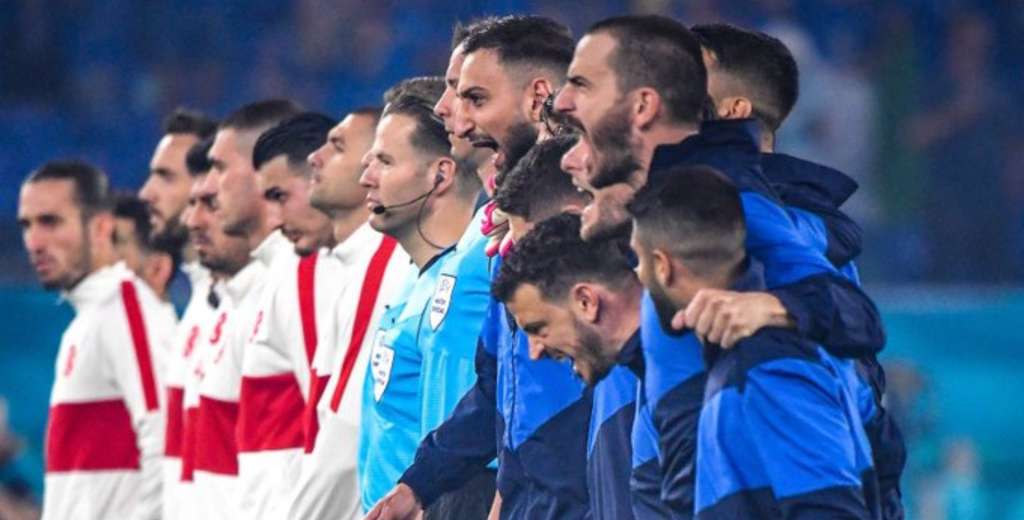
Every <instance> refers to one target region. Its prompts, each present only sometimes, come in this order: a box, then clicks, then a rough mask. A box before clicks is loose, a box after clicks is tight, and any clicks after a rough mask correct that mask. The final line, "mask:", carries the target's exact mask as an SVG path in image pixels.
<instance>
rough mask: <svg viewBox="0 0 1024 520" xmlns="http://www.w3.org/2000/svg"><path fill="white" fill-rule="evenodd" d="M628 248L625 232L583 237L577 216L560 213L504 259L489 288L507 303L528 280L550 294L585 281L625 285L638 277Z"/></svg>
mask: <svg viewBox="0 0 1024 520" xmlns="http://www.w3.org/2000/svg"><path fill="white" fill-rule="evenodd" d="M628 250H629V245H628V242H627V241H626V238H625V237H624V236H614V237H610V238H607V239H601V240H594V241H590V242H584V241H583V239H582V238H580V217H579V215H573V214H569V213H564V214H561V215H557V216H554V217H551V218H549V219H547V220H544V221H543V222H540V223H539V224H537V226H536V227H534V228H533V229H531V230H530V232H529V233H527V234H526V235H525V236H524V237H523V238H522V240H520V241H518V242H516V245H515V247H513V248H512V251H511V252H510V253H509V254H507V255H506V256H505V257H503V258H502V263H501V268H500V269H499V270H498V275H497V277H496V278H495V279H494V283H493V284H492V286H491V293H492V294H493V295H494V297H495V298H497V299H499V300H501V301H503V302H507V301H509V299H511V298H512V295H514V294H515V292H516V289H518V288H519V286H520V285H522V284H525V283H529V284H533V285H535V286H537V288H538V289H540V292H541V294H542V295H543V296H544V298H546V299H557V298H561V297H563V296H564V295H565V294H566V292H567V291H568V290H569V288H570V287H572V286H573V285H574V284H576V283H579V282H582V281H594V282H600V283H603V284H608V285H610V286H614V287H622V285H621V284H622V283H624V282H626V281H628V280H632V279H634V278H633V267H632V263H631V262H630V257H629V255H628V254H627V251H628Z"/></svg>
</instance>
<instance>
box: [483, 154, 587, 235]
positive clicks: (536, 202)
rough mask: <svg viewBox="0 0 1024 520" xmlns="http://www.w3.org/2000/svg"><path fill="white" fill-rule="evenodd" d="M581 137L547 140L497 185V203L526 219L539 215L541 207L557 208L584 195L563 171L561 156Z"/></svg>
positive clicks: (507, 210)
mask: <svg viewBox="0 0 1024 520" xmlns="http://www.w3.org/2000/svg"><path fill="white" fill-rule="evenodd" d="M577 139H578V137H577V136H575V135H565V136H556V137H552V138H550V139H545V140H544V141H541V142H539V143H537V144H535V145H533V147H532V148H530V151H529V152H527V153H526V155H524V156H523V158H522V159H520V160H519V162H518V163H516V165H515V167H513V168H512V169H511V170H509V172H508V173H506V174H505V175H504V176H503V177H502V179H501V182H500V183H499V184H498V189H497V190H496V191H495V193H494V202H495V204H497V205H498V208H500V209H501V210H502V211H504V212H505V213H508V214H510V215H516V216H519V217H522V218H524V219H527V220H529V219H531V218H537V214H538V210H543V209H545V208H548V209H554V208H557V207H560V206H562V205H563V204H565V203H566V202H567V201H569V200H572V199H574V198H576V199H580V200H581V201H582V195H581V194H580V192H579V191H578V190H577V189H576V186H574V185H573V183H572V177H570V176H569V175H568V174H566V173H565V172H563V171H562V166H561V162H562V156H563V155H565V152H567V151H569V149H570V148H572V147H573V145H575V144H576V140H577Z"/></svg>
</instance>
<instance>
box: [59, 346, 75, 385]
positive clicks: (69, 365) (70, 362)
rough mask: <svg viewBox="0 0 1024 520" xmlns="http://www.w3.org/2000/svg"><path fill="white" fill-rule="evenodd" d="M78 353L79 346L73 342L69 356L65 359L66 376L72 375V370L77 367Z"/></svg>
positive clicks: (64, 371) (64, 372)
mask: <svg viewBox="0 0 1024 520" xmlns="http://www.w3.org/2000/svg"><path fill="white" fill-rule="evenodd" d="M77 355H78V346H76V345H75V344H74V343H72V344H71V348H69V349H68V357H67V358H66V359H65V360H64V370H63V372H62V373H63V374H64V377H68V376H70V375H71V371H72V370H74V369H75V357H76V356H77Z"/></svg>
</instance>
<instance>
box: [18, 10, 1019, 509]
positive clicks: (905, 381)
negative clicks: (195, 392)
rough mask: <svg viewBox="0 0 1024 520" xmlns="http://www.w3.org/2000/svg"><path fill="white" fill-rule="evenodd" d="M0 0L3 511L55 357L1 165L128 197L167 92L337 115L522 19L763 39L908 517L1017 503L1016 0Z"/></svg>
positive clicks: (36, 488)
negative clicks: (842, 271) (850, 253)
mask: <svg viewBox="0 0 1024 520" xmlns="http://www.w3.org/2000/svg"><path fill="white" fill-rule="evenodd" d="M581 5H583V4H581V2H578V1H570V0H546V1H536V2H533V1H529V0H495V1H485V0H467V1H462V2H440V1H437V0H408V1H403V2H392V1H383V0H382V1H376V2H361V1H358V0H296V1H294V2H290V3H286V2H279V1H276V0H246V1H238V0H232V1H223V2H210V1H205V0H176V1H170V0H150V1H147V2H137V1H132V0H105V1H89V0H6V1H4V2H3V3H2V8H0V143H2V146H0V179H2V182H0V212H2V214H3V215H6V216H7V217H6V218H3V219H0V355H2V358H0V359H2V360H0V484H2V488H0V489H2V491H0V518H6V517H8V516H9V517H11V518H14V517H15V516H14V514H15V513H13V512H12V510H11V509H8V507H10V506H11V505H12V504H15V505H16V504H18V503H19V501H20V500H21V499H22V498H26V499H27V500H29V501H31V500H36V499H38V497H39V496H40V494H41V488H42V454H41V451H40V447H41V444H42V439H43V432H44V427H45V420H46V408H47V399H48V391H49V385H50V382H51V380H52V377H53V376H52V373H53V368H52V363H53V361H52V360H53V356H54V355H55V353H56V349H57V344H58V339H59V335H60V332H61V330H62V328H63V326H64V325H65V324H66V323H67V322H68V321H69V320H70V317H71V311H70V309H69V308H68V307H67V306H66V305H65V304H61V303H59V302H58V301H57V298H56V296H55V295H53V294H46V293H43V292H41V291H40V290H39V289H38V288H37V286H36V285H35V282H34V280H33V278H32V276H31V272H30V270H29V267H28V264H27V262H26V261H25V260H24V252H23V249H22V247H21V245H20V237H19V233H18V230H17V226H16V223H15V220H14V214H15V211H16V205H17V195H18V185H19V183H20V180H21V178H22V177H23V176H24V175H25V174H26V173H27V172H28V171H30V170H31V169H33V168H34V167H36V166H38V165H39V164H40V163H42V162H43V161H45V160H47V159H49V158H54V157H58V156H77V157H82V158H86V159H89V160H91V161H94V162H96V163H98V164H100V165H102V166H103V167H104V168H105V169H106V170H107V171H108V172H109V174H110V175H111V177H112V180H113V182H114V184H115V185H117V186H120V187H123V188H126V189H133V190H134V189H136V188H137V187H138V186H139V185H140V183H141V181H142V180H143V177H144V174H145V172H146V169H147V164H148V161H149V156H150V154H151V152H152V149H153V146H154V144H155V143H156V140H157V139H158V137H159V121H160V119H161V117H162V116H163V115H164V114H166V113H167V112H168V111H169V110H171V109H172V108H174V107H176V106H179V105H186V106H189V107H194V108H199V109H202V110H205V111H208V112H210V113H211V114H214V115H221V114H224V113H225V112H226V111H228V110H229V109H231V108H232V107H235V106H237V105H238V104H240V103H242V102H245V101H248V100H253V99H256V98H261V97H266V96H288V97H292V98H294V99H297V100H299V101H301V102H303V103H304V104H305V105H306V106H307V107H311V108H316V109H319V110H322V111H326V112H329V113H332V114H335V115H341V114H343V113H344V112H345V111H346V110H347V109H349V108H352V107H355V106H358V105H363V104H367V103H374V102H377V101H378V99H379V96H380V94H381V93H382V92H383V91H384V89H385V88H387V87H388V86H389V85H391V84H392V83H393V82H395V81H397V80H399V79H401V78H404V77H408V76H411V75H422V74H438V73H440V72H442V71H443V69H444V65H445V64H446V61H447V56H448V41H449V37H450V28H451V26H452V23H453V22H454V21H455V20H458V19H461V20H467V19H469V18H471V17H474V16H479V15H482V14H507V13H512V12H530V13H537V14H544V15H548V16H552V17H554V18H557V19H559V20H562V21H564V22H566V23H568V24H569V25H570V26H571V27H573V29H574V30H576V31H577V32H578V31H581V30H583V29H585V28H586V26H587V25H589V24H590V23H592V22H593V21H596V20H597V19H600V18H602V17H604V16H608V15H611V14H620V13H626V12H641V11H645V12H651V11H654V12H661V13H667V14H672V15H675V16H677V17H679V18H680V19H681V20H683V21H684V22H686V23H688V24H689V23H697V22H708V21H715V20H724V21H730V22H734V23H738V24H741V25H745V26H749V27H758V28H761V29H762V30H765V31H767V32H770V33H772V34H774V35H776V36H779V37H781V38H782V39H783V40H784V41H786V43H787V44H789V46H790V47H791V49H792V50H793V52H794V54H795V55H796V57H797V60H798V62H799V63H800V66H801V73H802V85H801V87H802V92H801V96H800V101H799V103H798V105H797V108H796V110H795V111H794V113H793V114H792V115H791V116H790V118H789V120H788V122H787V123H786V124H785V126H784V130H783V132H782V133H781V135H780V146H779V148H780V150H784V151H787V152H789V153H792V154H794V155H799V156H801V157H805V158H808V159H812V160H817V161H819V162H823V163H825V164H828V165H831V166H834V167H837V168H840V169H841V170H843V171H845V172H847V173H848V174H850V175H852V176H854V177H855V178H856V179H857V180H858V182H860V185H861V188H860V191H859V192H858V194H857V195H856V196H855V197H854V198H853V199H852V200H851V201H850V203H849V204H848V205H847V206H846V209H847V210H848V211H849V212H850V213H851V214H852V215H853V216H854V217H855V218H856V219H857V220H858V221H859V222H860V223H861V225H862V226H863V227H864V229H865V236H866V242H865V250H864V254H863V256H862V258H861V260H860V264H861V269H862V275H863V278H864V280H866V282H867V285H868V287H869V290H870V292H871V293H872V295H873V296H875V297H876V299H877V301H878V303H879V305H880V306H881V307H882V309H883V311H884V313H885V318H886V325H887V328H888V332H889V345H888V347H887V350H886V352H885V353H884V355H883V358H882V359H883V362H884V363H885V364H886V366H887V367H888V370H889V388H890V394H891V395H890V396H889V399H890V401H889V406H890V407H891V408H892V409H893V410H894V412H895V413H896V414H897V415H898V417H899V419H900V421H901V423H902V426H903V428H904V431H905V432H906V435H907V440H908V444H909V447H910V454H911V458H910V466H909V468H908V470H907V473H906V475H905V480H904V487H905V489H906V495H907V500H906V502H907V505H908V508H909V512H910V518H917V519H949V520H958V519H989V518H992V519H997V518H998V519H1003V518H1006V519H1009V518H1013V519H1024V406H1022V405H1021V403H1020V401H1019V398H1020V396H1022V395H1024V377H1022V375H1021V372H1022V371H1021V369H1020V367H1021V365H1020V364H1018V363H1019V361H1018V359H1019V358H1018V357H1017V354H1018V353H1019V351H1018V350H1017V348H1021V347H1024V333H1022V332H1021V326H1022V325H1024V319H1022V318H1021V317H1022V316H1024V290H1021V286H1022V274H1024V255H1022V254H1021V253H1022V252H1024V171H1022V170H1024V167H1022V166H1021V165H1022V164H1024V125H1021V124H1020V122H1021V120H1022V119H1024V117H1022V116H1024V110H1022V108H1021V107H1022V102H1024V88H1022V87H1024V74H1021V73H1020V70H1021V65H1022V61H1024V60H1022V59H1021V58H1022V56H1024V38H1021V34H1022V33H1024V1H1021V0H987V1H986V0H978V1H956V0H900V1H896V0H719V1H713V0H688V1H686V2H681V1H680V2H669V1H658V0H646V1H645V0H635V1H621V0H594V1H587V2H585V5H586V8H581Z"/></svg>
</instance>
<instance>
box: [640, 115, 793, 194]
mask: <svg viewBox="0 0 1024 520" xmlns="http://www.w3.org/2000/svg"><path fill="white" fill-rule="evenodd" d="M760 135H761V133H760V128H759V127H758V125H757V122H756V121H754V120H753V119H731V120H715V121H706V122H704V123H701V126H700V132H698V133H696V134H693V135H691V136H689V137H687V138H686V139H683V140H682V141H680V142H678V143H674V144H664V145H661V146H659V147H657V148H656V149H655V150H654V157H653V158H652V159H651V167H650V170H649V171H650V173H649V179H648V180H650V179H653V178H655V177H657V176H658V175H660V174H662V173H663V172H664V171H665V170H668V169H670V168H673V167H676V166H694V165H706V166H710V167H712V168H715V169H716V170H718V171H720V172H721V173H722V174H724V175H725V176H726V177H728V178H729V180H731V181H732V182H733V184H735V185H736V187H737V189H739V190H740V191H754V192H757V193H761V194H763V195H765V196H767V197H769V198H772V199H775V200H777V199H778V196H777V195H776V194H775V192H774V190H772V188H771V186H770V185H769V184H768V181H767V180H765V178H764V174H763V173H762V172H761V151H760V148H759V140H760Z"/></svg>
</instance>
